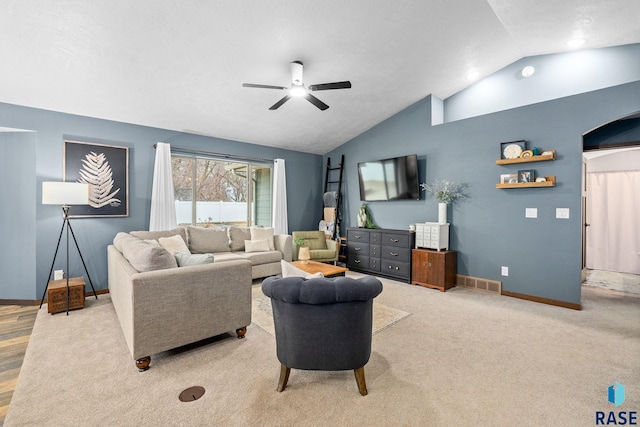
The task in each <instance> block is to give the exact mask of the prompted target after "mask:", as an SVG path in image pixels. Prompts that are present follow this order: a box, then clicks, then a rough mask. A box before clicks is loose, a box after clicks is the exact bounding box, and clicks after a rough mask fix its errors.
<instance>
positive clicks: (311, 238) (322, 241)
mask: <svg viewBox="0 0 640 427" xmlns="http://www.w3.org/2000/svg"><path fill="white" fill-rule="evenodd" d="M291 236H292V238H293V240H294V241H295V240H296V239H297V238H302V239H304V242H305V243H304V246H307V247H308V248H309V253H310V255H311V260H312V261H318V262H333V263H335V262H336V261H338V252H339V251H340V245H339V244H338V242H337V241H335V240H331V239H327V236H326V235H325V234H324V231H294V232H293V233H291ZM292 255H293V260H294V261H297V260H298V245H296V244H295V243H294V244H293V253H292Z"/></svg>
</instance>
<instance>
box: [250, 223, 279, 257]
mask: <svg viewBox="0 0 640 427" xmlns="http://www.w3.org/2000/svg"><path fill="white" fill-rule="evenodd" d="M265 239H266V240H268V241H269V250H270V251H275V250H276V247H275V245H274V244H273V227H255V226H254V227H251V240H265Z"/></svg>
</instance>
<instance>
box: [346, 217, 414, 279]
mask: <svg viewBox="0 0 640 427" xmlns="http://www.w3.org/2000/svg"><path fill="white" fill-rule="evenodd" d="M414 245H415V233H411V232H409V231H407V230H391V229H384V228H374V229H369V228H348V229H347V267H348V268H349V269H351V270H355V271H360V272H363V273H370V274H373V275H379V276H386V277H389V278H391V279H395V280H401V281H405V282H407V283H411V249H412V248H413V247H414Z"/></svg>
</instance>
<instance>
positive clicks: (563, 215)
mask: <svg viewBox="0 0 640 427" xmlns="http://www.w3.org/2000/svg"><path fill="white" fill-rule="evenodd" d="M556 218H560V219H569V208H556Z"/></svg>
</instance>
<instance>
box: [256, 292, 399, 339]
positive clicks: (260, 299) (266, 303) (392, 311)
mask: <svg viewBox="0 0 640 427" xmlns="http://www.w3.org/2000/svg"><path fill="white" fill-rule="evenodd" d="M252 303H253V306H252V307H251V309H252V310H251V322H252V323H253V324H254V325H256V326H259V327H260V328H262V329H264V330H265V331H267V332H269V333H270V334H271V335H273V336H275V330H274V326H273V314H272V312H271V299H269V298H268V297H267V296H265V295H264V294H263V293H262V290H261V288H260V286H259V285H258V286H254V287H253V292H252ZM409 314H410V313H407V312H406V311H403V310H398V309H397V308H393V307H388V306H386V305H384V304H380V303H378V302H375V300H374V302H373V328H372V332H373V334H374V335H375V334H377V333H378V332H380V331H382V330H383V329H386V328H388V327H390V326H392V325H394V324H396V323H397V322H399V321H401V320H402V319H404V318H405V317H407V316H408V315H409Z"/></svg>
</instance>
